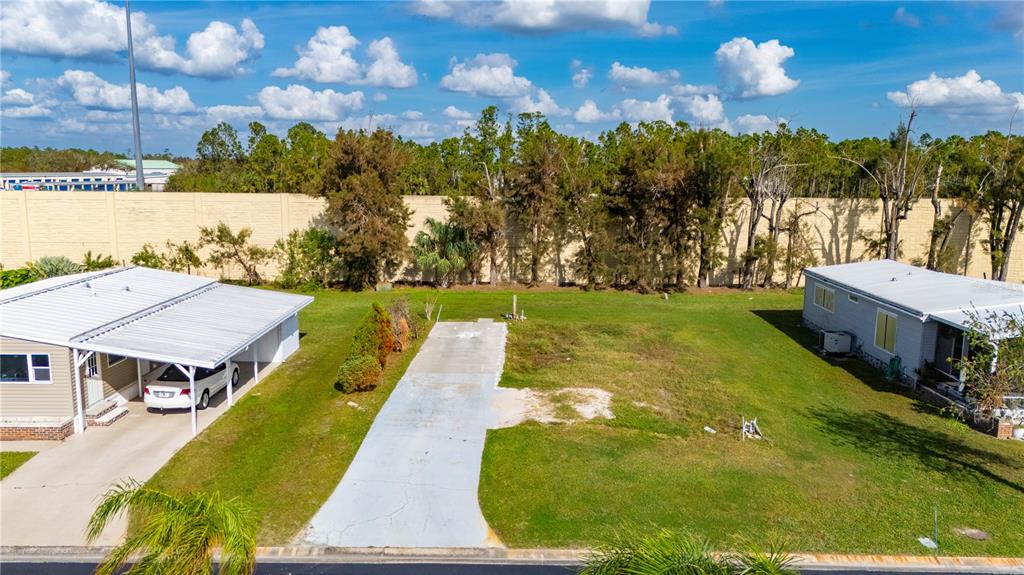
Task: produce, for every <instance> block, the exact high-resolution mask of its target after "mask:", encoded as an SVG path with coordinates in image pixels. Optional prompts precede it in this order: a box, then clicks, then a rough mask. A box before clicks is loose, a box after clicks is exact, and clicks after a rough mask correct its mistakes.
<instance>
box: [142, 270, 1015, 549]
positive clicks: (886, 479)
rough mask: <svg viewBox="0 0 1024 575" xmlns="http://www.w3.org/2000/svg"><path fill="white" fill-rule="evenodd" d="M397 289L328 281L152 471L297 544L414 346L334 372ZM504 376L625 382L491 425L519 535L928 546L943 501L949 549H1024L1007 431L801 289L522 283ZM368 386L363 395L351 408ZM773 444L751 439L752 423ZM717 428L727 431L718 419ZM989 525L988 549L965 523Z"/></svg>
mask: <svg viewBox="0 0 1024 575" xmlns="http://www.w3.org/2000/svg"><path fill="white" fill-rule="evenodd" d="M437 293H438V292H434V291H432V290H425V289H417V290H396V291H395V292H390V293H387V294H373V293H370V294H352V293H341V292H318V293H316V294H314V295H315V297H316V302H315V303H314V304H313V305H311V306H310V307H309V308H307V309H306V310H305V311H304V312H303V313H302V315H301V318H300V328H301V330H302V331H303V332H304V334H305V335H304V337H303V339H302V347H301V349H300V351H299V352H298V353H297V354H296V355H295V356H293V358H292V359H290V360H289V361H288V362H287V363H286V364H285V365H283V366H281V367H280V368H279V369H278V370H276V371H275V372H274V373H273V374H272V375H271V376H270V377H268V378H267V379H266V380H264V381H262V382H261V383H260V384H259V386H258V387H256V388H255V389H254V390H253V391H251V392H250V393H249V394H247V395H246V396H245V397H244V398H242V399H241V400H240V401H239V402H238V404H237V405H236V406H235V407H234V408H233V409H231V410H230V411H229V412H228V413H226V414H225V415H224V416H222V417H221V418H219V419H218V420H217V421H216V422H215V423H214V424H213V425H212V426H210V427H209V428H208V429H207V430H206V431H204V432H203V433H202V434H200V436H199V437H198V438H197V439H196V440H195V441H193V442H191V443H189V444H188V445H187V446H186V447H185V448H184V449H182V450H181V451H180V452H179V453H178V454H176V455H175V457H174V458H173V459H172V460H171V461H170V462H169V463H168V464H167V465H166V466H165V467H164V468H163V469H162V470H161V471H160V472H159V473H158V474H157V475H156V476H155V477H154V478H153V479H152V480H151V481H150V485H152V486H156V487H159V488H165V489H170V490H189V489H204V490H220V491H221V492H222V493H224V494H226V495H229V496H231V495H239V496H242V497H244V498H245V499H246V500H247V501H248V502H249V503H250V504H251V505H252V506H253V507H254V508H255V510H256V512H257V514H258V515H259V516H260V520H261V531H260V535H259V541H260V543H261V544H283V543H288V542H290V541H292V540H293V538H294V537H295V536H296V535H297V534H298V533H299V532H300V531H301V529H302V527H303V526H304V525H305V524H306V523H307V522H308V520H309V519H310V518H311V517H312V516H313V514H314V513H315V512H316V510H317V509H318V508H319V506H320V504H321V503H322V502H323V501H324V500H326V498H327V497H328V496H329V495H330V493H331V492H332V491H333V490H334V488H335V486H336V485H337V483H338V481H340V479H341V477H342V475H344V472H345V469H346V468H347V466H348V464H349V462H350V461H351V460H352V458H353V456H354V455H355V453H356V450H357V449H358V447H359V444H360V442H361V441H362V438H363V437H364V435H365V434H366V431H367V430H368V429H369V426H370V424H371V422H372V420H373V417H374V415H375V414H376V413H377V411H378V410H379V408H380V406H381V405H382V404H383V402H384V401H385V399H386V398H387V395H388V394H389V393H390V392H391V390H392V389H393V387H394V384H395V383H396V382H397V381H398V379H399V378H400V377H401V374H402V373H403V372H404V370H405V367H406V365H407V364H408V362H409V361H410V360H411V359H412V357H413V354H412V353H406V354H404V355H403V356H401V359H400V361H397V362H394V363H393V364H392V365H391V366H390V367H389V369H388V372H387V376H386V384H385V385H383V386H382V387H380V388H379V389H377V390H376V391H373V392H369V393H361V394H353V395H345V394H342V393H340V392H338V391H336V390H335V389H334V387H333V382H334V379H335V373H336V371H337V368H338V364H339V363H340V361H341V359H342V358H343V357H344V355H345V352H346V348H347V346H348V342H349V338H350V336H351V331H352V328H353V326H354V325H355V324H356V322H357V321H358V320H359V319H360V318H361V317H362V316H363V314H365V313H366V312H367V310H368V309H369V306H370V303H371V302H373V301H375V300H376V301H382V302H386V301H387V300H390V299H391V298H393V297H399V296H403V295H404V296H408V297H410V299H412V300H413V302H414V304H413V309H414V310H416V311H421V310H422V302H423V301H426V300H427V299H428V298H433V297H435V294H437ZM436 297H438V298H439V299H438V303H439V304H443V306H444V307H443V311H442V317H441V319H442V321H444V320H472V319H476V318H478V317H497V316H498V315H499V314H501V313H505V312H508V311H510V307H511V292H506V291H490V290H487V289H482V290H468V289H466V290H462V289H459V290H450V291H444V292H440V295H438V296H436ZM519 305H520V307H522V308H524V309H525V311H526V315H527V317H528V318H529V319H528V320H527V321H526V322H525V323H523V324H515V325H513V326H512V328H511V332H510V342H509V347H508V353H507V364H506V371H505V376H504V385H507V386H513V387H524V386H529V387H533V388H538V389H557V388H560V387H570V386H585V387H587V386H592V387H600V388H603V389H606V390H609V391H612V392H613V393H614V394H615V396H614V399H613V404H612V409H613V411H614V412H615V414H616V418H615V419H614V420H610V421H591V422H586V423H575V424H567V425H547V426H545V425H539V424H526V425H522V426H519V427H516V428H510V429H502V430H497V431H493V432H491V433H490V434H489V435H488V439H487V445H486V448H485V452H484V466H483V473H482V477H481V488H480V498H481V505H482V507H483V510H484V514H485V516H486V518H487V520H488V521H489V522H490V524H491V526H492V527H493V528H494V529H495V530H496V531H497V533H498V534H499V536H500V537H501V538H502V539H503V541H504V542H505V543H506V544H508V545H510V546H534V545H545V546H574V545H585V544H590V543H594V542H597V541H600V540H602V539H603V538H604V537H605V536H607V534H608V533H609V531H610V530H611V529H613V528H614V527H616V526H618V525H620V524H621V523H623V522H633V523H637V524H641V525H647V524H651V525H659V526H667V527H675V528H680V529H691V530H694V531H696V532H699V533H702V534H705V535H706V536H708V537H710V538H711V539H712V540H713V541H714V542H716V543H717V544H721V545H726V544H729V543H731V542H733V540H734V538H736V537H742V536H750V537H758V538H763V537H764V535H765V534H766V533H775V534H780V535H781V536H783V537H784V538H786V540H787V541H789V542H790V544H791V547H792V548H794V549H800V550H821V551H825V550H828V551H860V552H911V553H923V552H924V549H923V548H922V547H920V546H919V545H918V544H917V543H916V541H915V538H916V537H918V536H921V535H931V532H932V513H933V508H934V506H935V505H938V506H939V519H940V526H941V533H940V535H941V537H940V539H941V543H942V545H943V552H946V553H955V554H969V555H973V554H991V555H996V554H998V555H1022V554H1024V530H1021V529H1020V523H1019V522H1020V517H1021V510H1022V509H1024V444H1021V443H1019V442H1006V441H1004V442H999V441H996V440H994V439H992V438H990V437H987V436H983V435H981V434H978V433H975V432H973V431H969V430H966V429H964V428H962V427H961V426H958V425H957V424H954V423H952V422H951V421H950V420H948V419H945V418H942V417H940V416H939V415H937V414H936V413H935V411H934V410H933V409H932V408H930V407H928V406H926V405H923V404H920V403H918V402H915V401H913V400H911V399H908V398H907V397H904V396H903V395H900V394H899V393H897V392H896V391H895V390H893V389H892V388H891V387H889V386H888V385H887V384H884V383H883V382H881V380H880V379H879V378H878V377H877V376H876V374H875V372H873V371H872V370H870V369H868V368H866V367H865V366H863V365H862V364H861V363H859V362H856V361H847V362H829V361H826V360H823V359H821V358H820V357H818V356H817V355H815V354H814V353H813V352H812V351H810V350H809V349H808V346H809V345H810V344H811V343H813V339H814V337H813V335H812V334H811V333H810V332H807V331H806V330H804V329H802V328H800V327H798V326H797V323H798V321H799V318H800V312H799V308H800V305H801V298H800V295H799V294H798V293H795V292H794V293H779V292H774V293H738V292H730V293H723V294H706V295H676V296H672V297H671V298H670V299H669V300H668V301H665V300H662V299H660V298H658V297H655V296H639V295H634V294H623V293H616V292H601V293H581V292H576V291H569V290H564V291H563V290H549V291H543V290H539V291H520V292H519ZM350 400H351V401H355V402H357V403H358V404H360V406H362V407H363V408H364V409H363V410H357V409H354V408H352V407H349V406H347V405H346V402H348V401H350ZM743 415H745V416H747V417H757V418H758V421H759V423H760V424H761V426H762V429H763V430H764V431H765V433H766V434H767V436H768V437H769V441H760V442H755V441H747V442H741V441H740V440H739V433H738V428H739V422H740V417H741V416H743ZM705 425H709V426H711V427H713V428H715V429H717V430H718V431H719V432H718V433H717V434H716V435H709V434H706V433H705V432H703V431H702V428H703V427H704V426H705ZM954 527H974V528H978V529H982V530H985V531H987V532H989V533H991V534H992V535H993V538H992V540H990V541H987V542H975V541H972V540H969V539H965V538H963V537H960V536H956V535H953V534H952V533H951V531H950V530H951V529H952V528H954Z"/></svg>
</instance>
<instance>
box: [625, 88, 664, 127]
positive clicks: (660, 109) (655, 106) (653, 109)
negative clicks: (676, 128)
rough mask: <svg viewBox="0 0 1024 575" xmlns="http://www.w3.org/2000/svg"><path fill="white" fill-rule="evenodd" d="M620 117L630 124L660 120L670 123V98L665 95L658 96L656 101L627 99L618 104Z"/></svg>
mask: <svg viewBox="0 0 1024 575" xmlns="http://www.w3.org/2000/svg"><path fill="white" fill-rule="evenodd" d="M618 107H619V109H620V110H621V111H622V115H623V116H624V117H625V118H626V119H628V120H630V121H632V122H654V121H657V120H662V121H664V122H672V115H673V114H674V113H675V110H673V109H672V98H671V97H670V96H668V95H667V94H662V95H660V96H658V98H657V99H656V100H637V99H635V98H629V99H627V100H623V101H622V102H619V106H618Z"/></svg>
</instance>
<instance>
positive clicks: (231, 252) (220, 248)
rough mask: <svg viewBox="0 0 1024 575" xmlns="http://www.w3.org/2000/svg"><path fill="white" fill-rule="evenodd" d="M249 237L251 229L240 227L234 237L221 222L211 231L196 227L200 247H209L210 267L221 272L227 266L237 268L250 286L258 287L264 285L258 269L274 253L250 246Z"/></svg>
mask: <svg viewBox="0 0 1024 575" xmlns="http://www.w3.org/2000/svg"><path fill="white" fill-rule="evenodd" d="M251 237H252V228H242V229H241V230H239V231H238V233H237V234H236V233H234V232H232V231H231V228H230V227H229V226H228V225H227V224H225V223H224V222H220V223H218V224H217V225H216V226H215V227H212V228H208V227H205V226H200V227H199V247H201V248H203V247H209V248H210V257H209V258H208V260H207V261H208V262H209V263H210V265H212V266H214V267H217V268H220V269H221V271H223V270H224V268H226V267H227V266H231V265H234V266H238V267H239V268H241V269H242V271H243V272H244V273H245V279H246V282H247V283H248V284H249V285H258V284H261V283H263V276H261V275H260V272H259V268H260V267H261V266H263V265H264V264H266V263H267V262H268V261H269V260H270V257H271V256H272V255H273V252H272V251H271V250H268V249H266V248H263V247H260V246H257V245H255V244H253V243H251V242H250V241H249V240H250V238H251Z"/></svg>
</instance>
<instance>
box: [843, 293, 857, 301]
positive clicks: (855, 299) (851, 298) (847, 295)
mask: <svg viewBox="0 0 1024 575" xmlns="http://www.w3.org/2000/svg"><path fill="white" fill-rule="evenodd" d="M846 299H848V300H850V301H851V302H852V303H860V296H857V295H854V294H852V293H851V294H846Z"/></svg>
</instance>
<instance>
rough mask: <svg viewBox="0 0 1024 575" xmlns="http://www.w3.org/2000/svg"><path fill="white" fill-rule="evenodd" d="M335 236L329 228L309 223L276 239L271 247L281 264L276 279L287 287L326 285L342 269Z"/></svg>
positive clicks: (332, 280)
mask: <svg viewBox="0 0 1024 575" xmlns="http://www.w3.org/2000/svg"><path fill="white" fill-rule="evenodd" d="M338 245H339V244H338V239H337V238H336V237H334V234H332V233H331V232H330V231H329V230H325V229H323V228H317V227H311V228H307V229H305V230H303V231H298V230H294V231H292V232H291V233H290V234H288V238H287V239H283V240H277V243H276V244H274V251H275V253H276V254H277V259H278V261H279V262H280V264H281V276H280V277H279V278H278V280H277V281H278V283H279V284H280V285H281V286H282V287H286V288H296V287H301V288H326V287H330V285H331V284H332V283H334V282H335V281H336V280H337V279H338V276H339V275H340V273H341V256H340V255H339V254H338Z"/></svg>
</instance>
